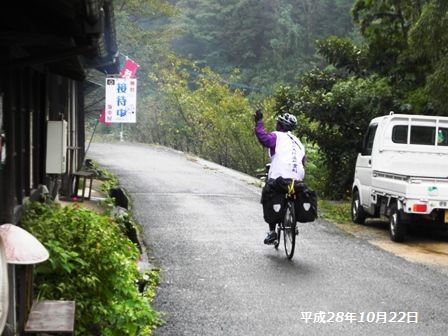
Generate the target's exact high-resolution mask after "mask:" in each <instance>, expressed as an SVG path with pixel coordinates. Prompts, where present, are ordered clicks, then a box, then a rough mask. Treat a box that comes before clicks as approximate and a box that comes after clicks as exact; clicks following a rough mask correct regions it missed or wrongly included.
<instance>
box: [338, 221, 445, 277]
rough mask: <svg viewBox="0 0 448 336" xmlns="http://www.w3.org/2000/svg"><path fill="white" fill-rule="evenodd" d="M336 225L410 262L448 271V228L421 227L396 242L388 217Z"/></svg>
mask: <svg viewBox="0 0 448 336" xmlns="http://www.w3.org/2000/svg"><path fill="white" fill-rule="evenodd" d="M335 225H337V226H338V227H339V228H340V229H342V230H343V231H345V232H347V233H350V234H351V235H353V236H355V237H357V238H359V239H364V240H367V241H368V242H369V243H371V244H372V245H375V246H377V247H379V248H381V249H383V250H385V251H388V252H390V253H393V254H395V255H397V256H399V257H401V258H404V259H406V260H408V261H411V262H415V263H420V264H424V265H427V266H430V267H434V268H437V269H438V270H440V271H442V272H443V273H444V274H446V275H448V231H440V230H434V229H431V230H430V229H428V228H424V227H419V228H415V229H414V230H412V232H410V233H409V234H408V236H407V239H406V241H405V242H404V243H395V242H393V241H391V240H390V238H389V231H388V223H387V222H385V221H379V220H375V221H374V220H368V221H367V222H366V224H365V225H357V224H353V223H345V224H335Z"/></svg>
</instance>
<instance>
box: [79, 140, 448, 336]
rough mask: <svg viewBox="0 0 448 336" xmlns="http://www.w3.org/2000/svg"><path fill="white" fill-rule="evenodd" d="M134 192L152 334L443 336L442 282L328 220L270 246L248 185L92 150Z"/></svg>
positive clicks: (124, 152)
mask: <svg viewBox="0 0 448 336" xmlns="http://www.w3.org/2000/svg"><path fill="white" fill-rule="evenodd" d="M88 157H89V158H92V159H94V160H95V161H97V162H98V163H100V164H101V166H102V167H104V168H106V169H108V170H110V171H111V172H113V173H114V174H115V175H116V176H117V177H118V178H119V181H120V183H121V185H122V186H123V187H124V188H125V189H126V190H127V191H128V192H129V193H130V194H131V196H132V199H133V213H134V216H135V218H136V219H137V220H138V221H139V223H140V224H141V225H142V226H143V227H144V231H145V234H144V237H145V243H146V245H147V246H148V248H149V250H150V254H151V256H152V257H153V258H154V262H155V263H156V264H157V265H158V266H159V267H160V268H161V269H162V274H161V284H160V287H159V289H158V293H157V296H156V298H155V300H154V303H153V306H154V307H155V308H156V309H157V310H158V311H161V312H163V313H164V314H165V315H164V319H165V320H166V323H165V324H164V325H163V326H162V327H160V328H158V329H157V330H156V332H155V335H163V336H164V335H173V336H179V335H207V336H209V335H226V336H233V335H257V336H259V335H288V336H291V335H446V334H447V328H448V305H447V303H448V300H447V299H448V286H447V285H446V284H447V280H448V279H447V275H446V274H444V273H442V272H438V271H437V270H436V269H433V268H429V267H426V266H424V265H421V264H417V263H412V262H409V261H406V260H405V259H403V258H400V257H397V256H395V255H394V254H391V253H388V252H386V251H384V250H382V249H380V248H378V247H375V246H374V245H371V244H369V243H368V242H367V241H366V240H363V239H359V238H357V237H355V236H353V235H350V234H348V233H346V232H344V231H341V230H340V229H339V228H337V227H335V226H334V225H332V224H330V223H327V222H325V221H320V220H318V221H316V222H314V223H306V224H299V230H300V235H299V238H298V245H297V250H296V255H295V256H294V258H293V260H292V261H289V260H287V259H286V257H285V254H284V250H283V248H280V249H279V250H278V251H276V250H275V249H274V248H273V247H272V246H265V245H264V244H263V239H264V236H265V233H266V230H267V225H266V224H265V223H264V221H263V217H262V208H261V204H260V203H259V199H260V188H259V187H257V186H256V185H255V184H254V182H255V180H254V179H252V178H251V177H249V176H247V175H244V174H240V173H237V172H234V171H232V170H229V169H226V168H223V167H220V166H218V165H215V164H212V163H209V162H206V161H203V160H200V159H197V158H195V157H192V156H190V155H186V154H183V153H179V152H175V151H172V150H168V149H165V148H162V147H155V146H149V145H138V144H123V143H119V144H92V146H91V147H90V150H89V153H88Z"/></svg>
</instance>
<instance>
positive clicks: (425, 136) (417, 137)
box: [411, 126, 436, 145]
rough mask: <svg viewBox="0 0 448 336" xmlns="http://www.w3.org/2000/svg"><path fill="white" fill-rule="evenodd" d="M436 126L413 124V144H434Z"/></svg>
mask: <svg viewBox="0 0 448 336" xmlns="http://www.w3.org/2000/svg"><path fill="white" fill-rule="evenodd" d="M435 132H436V128H435V127H428V126H411V144H412V145H434V142H435V138H436V137H435V135H436V133H435Z"/></svg>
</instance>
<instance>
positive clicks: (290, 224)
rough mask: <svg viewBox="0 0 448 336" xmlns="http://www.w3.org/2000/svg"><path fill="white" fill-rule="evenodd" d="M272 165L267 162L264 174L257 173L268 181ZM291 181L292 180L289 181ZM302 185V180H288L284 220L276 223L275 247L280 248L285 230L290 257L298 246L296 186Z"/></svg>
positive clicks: (285, 239) (283, 207)
mask: <svg viewBox="0 0 448 336" xmlns="http://www.w3.org/2000/svg"><path fill="white" fill-rule="evenodd" d="M269 167H270V165H269V164H267V165H266V168H265V170H266V171H265V172H264V173H262V174H257V177H259V178H261V179H264V180H265V181H266V179H267V176H268V172H269ZM289 181H290V182H289ZM300 186H302V183H301V182H298V181H294V180H288V185H287V192H286V193H285V198H284V203H283V204H282V207H281V208H282V209H283V212H284V213H283V215H282V216H281V218H282V220H281V221H280V222H279V223H277V224H276V230H275V231H276V233H277V240H276V241H275V242H274V244H273V245H274V248H275V249H276V250H278V247H279V245H280V241H281V236H282V232H283V243H284V248H285V254H286V257H287V258H288V259H292V257H293V256H294V249H295V246H296V236H298V234H299V231H298V229H297V218H296V213H295V202H296V197H297V194H296V187H300Z"/></svg>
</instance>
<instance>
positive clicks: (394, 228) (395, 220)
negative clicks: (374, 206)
mask: <svg viewBox="0 0 448 336" xmlns="http://www.w3.org/2000/svg"><path fill="white" fill-rule="evenodd" d="M389 233H390V239H391V240H392V241H394V242H397V243H400V242H403V241H404V238H405V236H406V225H405V223H404V222H403V218H402V214H401V211H400V210H398V209H397V205H396V204H393V205H392V206H391V208H390V216H389Z"/></svg>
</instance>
